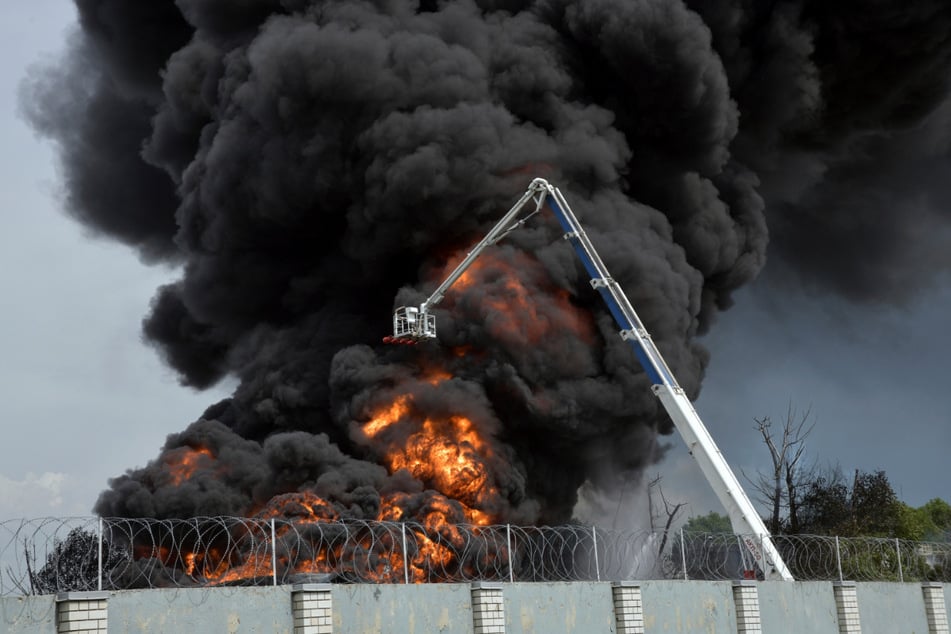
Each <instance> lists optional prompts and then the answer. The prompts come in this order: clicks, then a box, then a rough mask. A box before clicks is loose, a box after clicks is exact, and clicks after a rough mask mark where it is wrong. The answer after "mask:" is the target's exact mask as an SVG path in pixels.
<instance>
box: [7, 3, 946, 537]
mask: <svg viewBox="0 0 951 634" xmlns="http://www.w3.org/2000/svg"><path fill="white" fill-rule="evenodd" d="M76 4H77V7H78V10H79V17H80V25H79V29H78V30H77V32H76V34H75V36H74V38H73V39H72V40H71V43H70V46H69V50H68V53H67V55H66V56H64V58H63V61H62V65H61V66H60V67H59V68H57V69H50V70H49V71H48V72H46V73H43V74H38V75H36V76H34V77H33V78H32V79H31V80H30V81H29V83H28V84H27V85H26V87H25V99H24V101H25V102H26V103H29V104H31V105H30V106H29V107H28V109H29V114H30V117H31V120H32V121H33V123H34V124H35V126H36V127H37V129H39V130H40V131H41V132H42V133H44V134H46V135H47V136H49V137H50V138H52V139H53V140H54V141H55V142H56V143H57V144H58V147H59V150H60V156H61V160H62V167H63V171H62V173H63V178H64V182H65V202H66V206H67V208H68V211H69V213H70V214H72V215H73V216H74V217H75V218H77V219H78V220H79V221H80V222H82V223H83V224H84V225H85V226H87V227H89V228H90V229H92V230H93V231H95V232H97V233H99V234H102V235H104V236H107V237H109V238H113V239H116V240H119V241H122V242H123V243H126V244H128V245H130V246H131V247H132V248H134V249H135V250H136V251H137V252H138V253H139V255H140V256H141V257H142V258H144V259H145V260H147V261H164V262H171V263H174V264H178V265H180V266H181V276H180V278H179V279H178V280H177V281H175V282H174V283H171V284H169V285H167V286H165V287H163V288H160V289H158V291H157V293H156V295H155V298H154V300H153V302H152V306H151V310H150V311H149V313H148V315H147V317H146V318H145V320H144V322H143V330H144V333H145V337H146V339H147V340H148V341H149V342H151V344H152V345H154V346H155V348H156V350H157V351H158V352H159V353H160V354H161V355H162V356H163V357H164V358H165V360H166V361H167V362H168V363H169V365H171V366H172V367H173V368H174V369H175V370H176V371H177V372H178V373H179V375H180V377H181V380H182V382H183V383H184V384H186V385H189V386H193V387H197V388H203V387H207V386H210V385H213V384H214V383H216V382H217V381H219V380H221V379H222V378H223V377H225V376H226V375H230V376H233V377H236V378H237V380H238V387H237V389H236V390H235V392H234V394H233V396H232V397H231V398H229V399H227V400H225V401H223V402H220V403H217V404H215V405H213V406H211V407H209V408H208V410H207V411H206V412H205V413H204V414H203V415H202V416H201V417H200V419H199V420H198V421H196V422H195V423H193V424H192V425H190V426H189V427H188V428H187V429H186V430H185V431H183V432H181V433H177V434H172V435H171V436H169V437H168V441H167V443H166V446H165V448H164V449H163V451H162V454H161V455H160V456H159V457H158V458H157V459H156V460H154V461H153V462H152V463H150V464H149V465H148V466H146V467H145V468H141V469H136V470H134V471H130V472H128V473H127V474H125V475H122V476H120V477H118V478H116V479H114V480H113V481H112V482H111V487H110V489H109V490H107V491H105V492H104V493H103V494H102V496H101V497H100V499H99V501H98V503H97V505H96V510H97V511H98V512H99V513H101V514H105V515H124V516H154V517H175V516H179V517H187V516H192V515H209V514H232V515H242V514H250V513H256V512H260V511H261V510H262V509H266V508H269V506H268V504H269V503H272V505H273V500H275V499H290V498H287V495H289V494H294V493H295V492H311V493H314V494H316V495H318V496H320V497H321V498H322V499H323V500H325V501H326V503H327V505H329V507H332V508H325V509H324V511H323V512H324V513H325V514H327V515H328V516H346V517H359V518H373V517H378V516H380V514H381V508H382V507H384V506H385V503H386V500H393V499H397V500H398V501H399V506H400V509H401V511H400V513H402V516H403V517H407V516H409V517H419V516H420V515H424V514H425V513H427V512H429V511H428V509H430V508H431V507H432V505H433V504H434V502H433V500H435V499H437V498H438V496H437V494H436V493H434V491H438V492H439V493H441V494H443V495H445V496H447V497H450V498H453V499H456V500H458V503H456V502H453V503H451V504H450V507H451V513H450V514H451V516H452V519H455V520H458V521H464V520H465V519H467V517H469V516H466V515H465V509H466V508H474V509H477V510H478V511H480V512H482V513H484V514H487V515H488V516H489V518H490V519H491V520H492V521H517V522H563V521H566V520H568V519H569V518H570V517H571V514H572V509H573V507H574V505H575V502H576V498H577V491H578V489H579V486H581V485H582V484H584V483H585V482H586V481H587V482H594V483H595V484H597V483H598V481H599V480H600V479H602V478H605V477H607V476H606V474H607V473H608V472H618V471H621V472H630V473H633V474H636V473H639V472H640V471H641V470H642V469H643V468H644V467H645V466H646V465H648V464H650V463H652V462H653V461H655V460H657V459H658V457H659V455H660V450H659V449H658V440H657V439H658V434H663V433H668V432H669V431H670V424H669V421H668V420H667V419H666V417H665V416H664V415H663V413H662V412H659V411H658V407H657V404H656V402H655V400H654V397H653V396H652V395H651V392H650V390H649V386H648V381H647V379H646V378H645V376H644V374H643V373H642V372H641V371H640V369H639V368H638V366H637V364H636V361H635V358H634V356H633V354H631V351H630V350H629V349H628V348H627V346H626V344H624V343H623V342H622V341H621V340H620V339H619V337H618V336H617V333H616V327H615V326H614V324H613V323H612V322H611V320H610V318H609V316H608V315H607V313H606V312H605V311H604V310H603V308H602V307H601V306H600V304H599V299H598V297H597V296H596V295H595V294H594V293H593V291H592V290H591V289H590V286H589V285H588V283H587V280H586V279H585V276H584V274H583V271H582V270H581V268H580V267H579V265H578V263H577V262H576V261H575V259H574V256H573V254H572V252H571V251H570V249H569V247H568V246H567V245H566V244H564V242H562V241H560V240H559V239H558V238H559V235H558V231H557V229H556V228H555V226H554V225H553V224H551V223H550V222H548V221H546V220H544V219H539V220H538V221H537V222H533V223H532V224H530V225H529V226H527V227H526V228H525V229H523V230H520V231H518V232H516V233H514V234H513V235H512V236H511V237H510V238H509V239H507V240H506V242H505V243H503V244H502V245H500V246H499V247H497V248H494V249H493V250H492V251H491V252H490V253H488V254H487V259H486V262H487V263H486V264H485V265H484V266H483V267H482V268H480V269H479V270H477V271H475V272H473V274H472V277H473V279H472V280H471V282H472V283H467V284H466V285H463V286H461V287H460V288H458V289H455V290H454V291H453V292H451V293H450V295H449V296H447V298H446V301H445V302H444V303H443V305H441V307H440V310H439V311H438V314H437V316H438V320H439V328H440V343H439V345H433V346H420V347H416V348H411V347H397V348H390V347H386V346H383V345H381V344H380V343H379V342H380V339H381V337H382V336H383V335H385V334H387V332H388V329H389V327H390V321H389V320H390V315H391V311H392V309H393V306H394V304H393V301H394V297H396V298H397V301H398V303H403V302H413V303H416V302H418V301H420V300H421V299H422V298H424V297H425V295H426V293H428V292H430V291H431V290H432V288H433V287H434V285H435V284H436V283H437V282H438V280H439V279H440V278H441V276H443V275H444V274H445V273H446V271H447V270H448V267H450V266H451V265H452V263H453V262H454V261H456V259H457V258H458V257H459V254H460V253H464V251H465V249H466V248H467V247H469V246H470V245H471V244H472V243H473V242H475V241H476V240H478V239H479V238H480V237H481V236H482V235H483V234H484V233H485V231H486V230H487V229H488V228H489V227H491V225H492V224H493V223H494V222H495V221H496V220H497V219H498V218H499V217H500V215H501V213H502V212H503V211H504V210H505V209H507V208H508V206H509V205H510V204H511V203H512V202H513V201H514V200H515V199H516V198H517V197H518V196H519V195H520V194H521V193H522V192H523V191H524V189H525V187H526V185H527V184H528V182H529V181H530V180H531V178H532V176H534V175H536V174H540V175H543V176H546V177H548V178H549V179H550V180H551V181H552V182H554V183H555V184H557V185H559V186H560V187H562V189H563V190H564V192H565V194H566V196H567V197H568V199H569V201H570V202H571V203H572V206H573V207H574V209H575V210H576V212H577V213H578V215H579V216H580V217H581V219H582V222H583V223H584V224H585V226H586V228H587V229H588V231H589V233H590V234H591V237H592V240H593V241H594V243H595V244H596V245H597V246H598V248H599V250H600V251H601V253H602V256H603V257H604V259H605V261H606V263H607V265H608V267H609V269H611V271H612V273H613V275H614V276H615V278H617V279H618V280H620V281H621V283H622V284H623V286H624V287H625V289H626V290H627V292H628V294H629V295H630V298H631V300H632V302H633V304H634V305H635V306H636V307H637V309H638V310H639V312H640V313H641V317H642V318H643V320H644V321H645V323H646V325H647V326H648V329H649V330H650V331H651V332H652V334H653V335H654V338H655V340H656V341H657V342H658V345H659V347H660V348H661V349H662V351H663V353H664V354H665V356H666V357H667V360H668V361H669V363H670V365H671V366H672V368H673V370H674V373H675V374H676V376H677V377H678V378H679V380H680V382H681V384H682V385H683V386H684V387H685V389H686V390H687V391H688V393H689V394H690V395H691V396H696V395H697V394H698V392H699V389H700V384H701V380H702V376H703V371H704V367H705V365H706V363H707V357H706V353H705V351H704V349H703V348H702V347H701V346H700V345H699V344H698V343H697V341H696V338H697V336H698V335H700V334H702V333H703V332H705V331H706V330H707V329H708V328H709V327H710V326H711V325H712V324H713V323H714V321H715V319H716V315H717V313H718V311H721V310H723V309H725V308H727V307H728V306H729V305H730V302H731V294H732V293H733V292H734V291H735V290H736V289H737V288H739V287H741V286H742V285H744V284H746V283H748V282H749V281H751V280H752V279H753V278H755V276H756V275H757V274H758V273H759V272H760V270H761V269H762V268H763V266H764V264H765V259H766V253H767V243H768V240H769V236H770V235H771V236H772V242H773V244H772V247H771V250H770V253H771V255H773V256H775V257H776V258H778V261H779V262H780V263H782V264H784V265H785V267H786V269H787V270H788V271H789V272H790V275H791V276H794V277H795V278H796V279H799V280H805V281H806V282H807V283H809V284H811V285H814V286H815V287H817V288H820V289H829V290H834V291H837V292H841V293H844V294H845V295H846V296H848V297H850V298H852V299H855V300H886V301H891V300H895V299H901V298H902V297H904V296H907V294H909V293H911V292H914V291H915V290H916V289H917V288H920V286H921V285H923V284H928V283H929V282H931V281H933V280H934V279H935V277H936V276H937V275H939V274H941V273H942V272H944V271H946V270H947V267H948V264H949V256H948V255H947V253H948V251H947V250H942V249H941V248H940V243H939V239H940V237H941V235H943V234H942V233H941V231H939V229H940V230H943V231H944V233H945V234H946V233H947V223H946V220H947V209H948V205H947V203H948V202H949V201H948V200H947V197H948V196H947V194H946V193H945V190H946V186H945V185H944V183H945V180H946V179H945V175H946V173H947V155H948V147H949V140H951V136H949V131H951V130H949V120H951V105H949V104H948V81H949V74H948V69H949V63H948V62H949V59H948V58H949V55H951V42H949V38H951V5H948V4H947V3H946V2H945V1H944V0H922V1H919V2H916V3H914V4H913V5H908V4H907V3H904V2H898V1H897V0H886V1H882V2H876V3H872V4H869V3H859V2H855V1H848V0H847V1H843V2H835V3H828V2H819V1H812V0H799V1H790V2H783V1H775V0H773V1H756V0H716V1H707V0H704V1H700V0H635V1H621V0H586V1H581V2H566V1H564V0H539V1H537V2H521V1H518V0H477V1H459V2H450V1H445V2H431V1H425V2H419V3H415V2H407V1H402V0H388V1H376V2H370V1H359V0H347V1H340V2H321V1H317V0H241V1H239V2H235V1H228V2H225V1H222V0H175V1H173V0H154V1H151V2H132V1H125V2H123V1H121V0H76ZM767 227H768V228H769V230H767ZM923 263H925V264H927V266H926V267H923V266H922V264H923ZM923 270H926V271H928V273H927V274H922V271H923ZM513 280H517V282H513ZM450 375H451V377H452V378H442V379H439V380H434V379H433V378H432V377H434V376H439V377H445V376H450ZM405 395H410V401H409V405H408V406H407V409H406V410H405V411H403V412H402V413H400V414H399V420H398V421H397V422H396V423H395V424H394V425H392V426H390V427H387V428H386V429H385V430H383V431H382V432H379V433H370V432H369V431H368V427H367V424H368V422H369V421H371V420H373V419H374V417H376V416H378V414H379V412H381V411H383V410H385V409H386V408H387V407H390V406H392V404H393V403H395V402H399V399H400V398H401V397H404V396H405ZM454 417H455V418H454ZM463 420H466V421H470V422H471V424H472V425H474V427H475V429H476V430H477V431H478V433H479V437H480V438H482V439H483V440H484V443H485V444H484V445H479V444H478V443H476V442H475V441H471V440H464V441H462V442H461V444H460V448H459V449H458V451H460V452H462V454H465V455H470V456H475V457H476V460H475V462H474V464H475V467H473V466H472V465H471V464H470V465H469V466H468V467H466V469H464V470H462V471H460V472H459V473H456V474H455V476H454V477H455V478H456V479H457V480H459V481H462V482H475V483H476V484H478V487H476V488H477V489H478V491H468V492H467V493H465V494H463V495H462V498H461V499H460V497H459V495H458V494H455V493H453V492H451V491H447V490H446V489H447V485H446V483H445V482H444V481H443V480H441V479H440V478H439V477H438V476H437V475H435V474H433V473H431V472H426V471H425V470H424V471H420V472H414V473H415V475H414V474H413V473H411V472H410V471H408V470H406V469H400V468H398V465H395V463H394V462H393V460H392V455H393V453H394V451H396V452H399V451H400V447H404V446H405V445H406V443H407V442H411V441H412V440H413V438H414V437H415V436H414V434H419V433H420V431H421V430H423V429H424V428H425V427H426V425H427V422H426V421H428V422H429V423H428V424H430V426H435V427H436V428H437V431H438V432H439V433H450V432H453V433H455V432H458V433H460V434H462V433H464V432H465V430H466V429H467V428H466V426H465V423H464V422H460V421H463ZM438 421H441V422H438ZM447 421H449V422H447ZM170 424H172V423H171V422H170ZM437 435H438V434H437ZM185 465H187V467H186V466H185ZM176 470H177V471H176ZM176 474H177V475H176ZM480 491H481V493H480ZM277 496H284V497H277ZM394 496H396V497H394ZM292 497H293V496H292ZM293 499H298V498H293ZM285 512H287V511H285ZM469 519H471V517H469Z"/></svg>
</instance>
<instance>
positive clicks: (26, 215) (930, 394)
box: [0, 0, 951, 519]
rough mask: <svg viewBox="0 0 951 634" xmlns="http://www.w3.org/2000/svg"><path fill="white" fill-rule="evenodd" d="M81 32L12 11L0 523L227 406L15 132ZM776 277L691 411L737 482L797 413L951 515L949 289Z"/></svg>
mask: <svg viewBox="0 0 951 634" xmlns="http://www.w3.org/2000/svg"><path fill="white" fill-rule="evenodd" d="M73 20H74V10H73V7H72V3H71V2H68V1H67V0H36V1H35V2H31V3H4V4H2V5H0V29H2V40H0V41H2V42H3V44H2V46H3V47H4V53H5V54H4V55H3V57H2V61H0V130H2V138H3V139H4V143H3V144H2V146H0V174H2V179H3V180H2V183H0V201H2V209H3V213H4V218H5V220H6V225H5V229H4V231H2V232H0V264H2V266H0V288H2V295H3V297H4V302H3V304H4V312H3V317H2V324H3V328H2V329H0V349H2V351H3V356H2V359H3V361H2V365H0V372H2V375H0V376H2V380H0V401H2V402H3V404H4V411H3V415H4V418H3V426H4V431H5V433H4V440H3V442H2V443H0V519H4V518H13V517H36V516H47V515H60V516H63V515H82V514H88V513H90V511H91V508H92V505H93V503H94V501H95V499H96V497H97V495H98V493H99V492H100V491H101V490H102V489H104V488H105V486H106V481H107V479H108V478H110V477H112V476H115V475H119V474H121V473H122V472H124V471H125V470H126V469H129V468H133V467H137V466H142V465H144V464H145V463H146V462H147V461H149V460H150V459H152V458H154V457H155V456H156V455H157V452H158V450H159V448H160V447H161V445H162V443H163V441H164V439H165V436H166V435H167V434H169V433H173V432H176V431H179V430H181V429H182V428H183V427H184V426H185V424H187V422H189V421H191V420H194V418H195V417H196V416H197V415H198V414H199V413H200V412H201V411H202V410H203V409H204V408H205V407H206V406H207V405H208V404H210V403H212V402H214V401H216V400H218V399H220V398H221V397H222V396H224V395H225V394H226V393H227V392H228V386H227V385H224V386H218V387H216V388H214V389H212V390H208V391H205V392H196V391H193V390H190V389H188V388H184V387H181V386H180V385H179V384H178V383H177V381H176V378H175V376H174V374H173V373H172V372H171V371H170V370H168V369H167V368H165V367H164V366H163V365H162V364H161V363H160V361H159V359H158V357H157V356H156V354H155V353H154V352H153V351H152V350H151V349H150V348H149V347H148V346H146V345H145V344H143V343H142V341H141V338H140V324H141V320H142V317H143V315H144V314H145V313H146V311H147V308H148V304H149V299H150V298H151V297H152V295H153V294H154V291H155V288H156V287H157V286H159V285H160V284H162V283H164V282H167V281H169V280H171V279H173V278H174V277H175V271H173V270H171V269H168V268H162V267H146V266H144V265H143V264H141V263H140V262H139V260H138V259H137V257H136V255H135V254H134V253H133V252H132V251H131V250H129V249H127V248H125V247H122V246H119V245H117V244H115V243H113V242H108V241H105V240H99V239H95V238H92V237H90V236H89V235H87V234H86V233H84V231H83V229H82V228H81V227H80V226H79V225H78V224H77V223H75V222H73V221H72V220H70V219H68V218H67V217H66V216H65V215H64V214H63V213H62V211H61V203H60V198H59V185H58V184H57V171H56V167H55V161H54V153H53V149H52V147H51V146H50V144H49V143H48V142H47V141H43V140H40V139H38V138H37V137H36V136H35V135H34V133H33V132H32V130H31V129H30V127H29V126H28V124H27V123H26V122H25V121H24V120H23V118H22V117H21V116H20V114H19V111H20V104H19V94H18V88H19V85H20V82H21V80H22V79H23V77H24V76H25V75H26V74H27V73H28V72H29V69H30V66H31V65H33V64H36V63H37V62H41V61H43V60H44V59H49V58H50V56H53V55H55V54H56V53H57V52H58V51H61V50H62V48H63V44H62V43H63V41H64V39H65V38H66V37H68V35H69V31H70V24H71V22H72V21H73ZM869 257H874V254H869ZM779 277H780V276H779V274H778V272H776V271H774V270H773V269H772V268H771V267H769V266H768V267H767V269H766V271H765V272H764V274H763V275H762V276H761V278H760V279H759V281H758V282H757V283H756V284H754V285H753V286H751V287H749V288H747V289H745V290H743V291H742V292H741V293H740V294H739V295H738V296H737V300H738V301H737V304H736V306H735V307H734V308H733V309H732V310H730V311H729V312H727V313H726V314H724V315H723V316H722V318H721V319H720V321H719V323H718V324H717V325H716V326H715V328H714V329H713V331H712V333H711V334H710V335H709V336H708V337H707V339H706V345H707V346H708V347H709V348H710V350H711V352H712V361H711V364H710V367H709V370H708V373H707V379H706V382H705V383H704V388H703V393H702V396H701V398H700V400H699V402H698V404H697V408H698V410H699V412H700V414H701V416H702V417H703V418H704V420H705V422H706V423H707V425H708V427H709V428H710V430H711V432H712V434H713V436H714V438H715V439H716V440H717V442H718V443H719V444H720V446H721V449H722V450H723V452H724V454H725V455H726V457H727V459H728V461H729V462H730V463H731V465H732V466H733V467H734V468H735V469H736V470H740V469H742V470H743V471H745V472H747V473H752V472H754V471H756V470H757V469H760V468H764V467H765V463H766V460H767V454H766V453H765V449H764V448H763V446H762V444H761V443H760V441H759V438H758V436H757V434H756V431H755V429H754V427H753V424H754V423H753V418H754V417H763V416H770V417H771V418H773V419H774V420H781V419H783V418H784V417H785V415H786V412H787V408H788V407H789V406H790V405H791V406H792V407H795V408H797V409H798V410H799V411H802V410H805V409H807V408H808V409H809V410H810V411H811V413H812V417H813V419H814V420H815V422H816V426H815V430H814V431H813V433H812V435H811V436H810V438H809V447H810V454H811V457H812V458H813V459H815V460H817V461H819V462H821V463H825V462H837V463H839V464H840V465H841V466H842V467H843V469H845V470H846V471H848V470H851V469H856V468H857V469H862V470H877V469H883V470H885V471H886V472H887V474H888V476H889V477H890V479H891V482H892V484H893V485H894V487H895V489H896V491H898V492H899V495H900V497H901V498H902V499H903V500H905V501H906V502H908V503H910V504H912V505H920V504H922V503H924V502H925V501H927V500H928V499H930V498H933V497H943V498H945V499H949V498H951V491H948V487H947V484H946V482H947V479H946V478H944V477H942V476H940V475H939V474H940V473H941V472H942V467H943V465H944V463H945V460H944V459H945V456H946V454H947V453H948V451H949V449H951V425H949V422H951V421H949V417H951V393H949V392H951V391H949V387H951V386H949V381H948V377H949V373H948V370H947V368H946V366H947V358H948V356H949V353H951V335H949V333H948V330H947V326H946V324H947V314H948V308H949V307H951V282H949V281H948V280H944V281H943V284H938V285H937V286H936V287H935V288H932V289H929V290H927V291H926V292H922V293H920V294H918V295H915V296H913V297H911V298H910V299H908V300H907V301H905V302H904V303H903V304H901V305H893V304H875V303H874V302H873V303H871V304H870V303H866V304H863V305H861V306H855V305H850V304H848V303H846V302H844V301H842V300H839V299H835V298H832V297H830V296H829V295H827V294H826V295H821V296H820V295H816V294H812V293H810V292H809V291H808V290H802V289H800V290H790V285H789V284H787V283H785V282H784V283H782V284H780V283H779V282H778V279H779ZM779 289H782V290H779ZM668 440H669V443H670V444H671V446H672V449H671V451H670V453H669V455H668V458H667V459H666V460H665V461H664V462H663V463H661V464H659V465H657V467H656V468H655V469H653V470H652V471H653V472H655V473H657V474H659V475H661V476H663V478H664V483H665V492H666V493H667V495H668V497H669V498H671V499H674V500H675V501H689V502H690V511H691V513H694V514H701V513H705V512H706V511H708V510H711V509H712V510H719V509H718V507H717V505H716V502H715V501H714V500H713V498H712V496H711V495H710V492H709V490H708V489H707V488H706V485H705V484H704V482H703V479H702V476H701V475H700V473H699V470H698V469H697V468H696V467H695V465H694V464H693V462H692V459H691V458H690V457H689V456H687V455H686V452H685V451H684V450H683V448H682V446H681V444H680V442H679V439H678V438H677V437H670V438H669V439H668Z"/></svg>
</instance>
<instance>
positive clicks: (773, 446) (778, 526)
mask: <svg viewBox="0 0 951 634" xmlns="http://www.w3.org/2000/svg"><path fill="white" fill-rule="evenodd" d="M811 416H812V408H811V407H810V408H807V409H806V410H805V411H804V412H802V414H801V415H800V414H799V413H798V412H797V411H796V409H795V408H794V407H793V406H792V404H790V405H789V407H788V408H787V410H786V420H785V421H783V424H782V428H781V429H779V430H776V429H774V427H773V421H772V420H771V419H770V418H769V416H764V417H763V418H754V419H753V420H754V421H755V422H756V430H757V431H758V432H759V433H760V435H761V436H762V437H763V443H764V444H765V445H766V448H767V449H768V450H769V457H770V460H771V461H772V469H771V470H770V471H769V472H767V473H763V472H762V471H758V472H757V474H756V478H755V479H752V478H750V477H748V476H747V475H746V474H745V473H744V474H743V476H744V477H745V478H746V479H747V481H749V482H750V484H752V485H753V489H754V490H755V491H756V493H757V500H758V501H759V502H760V503H761V504H763V505H765V506H766V507H767V508H768V509H769V519H768V520H767V527H768V528H769V530H770V532H772V533H779V532H781V530H782V529H783V515H782V511H783V509H786V510H787V511H788V513H789V514H788V517H787V518H786V528H787V529H788V531H789V532H790V533H797V532H799V501H800V498H801V494H802V488H803V486H804V482H805V481H806V480H808V478H809V475H810V474H811V472H812V471H813V469H810V468H804V467H803V465H802V464H801V462H802V459H803V456H804V455H805V450H806V438H807V437H808V436H809V434H810V433H811V432H812V429H813V428H814V427H815V425H816V423H815V421H812V422H810V420H809V419H810V418H811Z"/></svg>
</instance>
